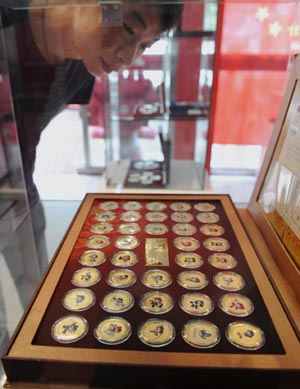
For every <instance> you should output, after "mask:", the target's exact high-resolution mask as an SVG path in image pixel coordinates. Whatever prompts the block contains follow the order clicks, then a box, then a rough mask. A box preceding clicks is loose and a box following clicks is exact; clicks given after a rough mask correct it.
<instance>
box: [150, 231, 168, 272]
mask: <svg viewBox="0 0 300 389" xmlns="http://www.w3.org/2000/svg"><path fill="white" fill-rule="evenodd" d="M145 262H146V266H169V250H168V240H167V239H166V238H147V239H146V245H145Z"/></svg>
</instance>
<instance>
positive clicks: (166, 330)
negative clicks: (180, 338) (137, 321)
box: [138, 319, 176, 347]
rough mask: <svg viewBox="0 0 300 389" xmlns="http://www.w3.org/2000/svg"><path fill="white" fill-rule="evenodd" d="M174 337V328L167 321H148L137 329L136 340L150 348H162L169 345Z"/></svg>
mask: <svg viewBox="0 0 300 389" xmlns="http://www.w3.org/2000/svg"><path fill="white" fill-rule="evenodd" d="M175 336H176V332H175V328H174V326H173V324H171V323H170V322H169V321H167V320H159V319H149V320H147V321H145V322H144V323H142V324H141V326H140V327H139V329H138V338H139V339H140V341H141V342H143V343H144V344H146V345H148V346H151V347H163V346H166V345H168V344H170V343H171V342H172V341H173V340H174V339H175Z"/></svg>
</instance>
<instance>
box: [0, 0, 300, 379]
mask: <svg viewBox="0 0 300 389" xmlns="http://www.w3.org/2000/svg"><path fill="white" fill-rule="evenodd" d="M1 3H2V1H1V0H0V5H1ZM4 3H5V2H4ZM100 3H101V2H100ZM184 3H185V6H184V12H183V15H182V18H181V22H180V25H179V27H178V29H177V30H176V31H175V32H172V33H171V34H168V35H166V36H163V37H162V39H160V40H159V41H158V42H156V43H155V44H154V45H153V46H152V47H151V48H150V49H147V50H146V52H145V53H144V55H143V56H142V57H141V58H139V59H138V60H137V61H136V63H134V65H133V66H131V67H130V68H129V69H126V70H123V71H122V72H118V73H111V74H109V75H107V76H105V77H103V78H98V77H97V78H96V82H95V86H94V89H93V93H92V97H91V99H90V102H89V103H88V104H87V105H79V104H72V105H69V106H68V107H67V108H66V109H65V110H64V111H63V112H61V113H59V114H58V115H57V117H55V118H54V119H53V120H52V121H51V123H50V124H49V125H48V126H47V128H46V129H45V130H44V131H43V134H42V137H41V140H40V142H39V145H38V148H37V158H36V164H35V171H34V181H35V183H36V186H37V188H38V191H39V194H40V198H41V203H42V205H41V206H42V208H43V213H44V217H45V220H46V228H45V231H44V234H43V236H42V238H41V239H39V238H37V235H36V229H38V228H39V227H38V225H36V219H37V220H39V218H40V212H41V209H40V208H39V207H37V208H36V209H33V210H32V209H30V208H29V206H28V202H27V193H26V186H25V184H24V179H23V171H22V169H23V167H22V162H21V161H22V159H21V154H20V148H19V144H18V134H17V130H16V127H15V123H14V112H13V111H12V110H11V96H10V94H9V82H10V80H9V79H8V77H7V73H6V62H5V61H6V59H5V49H3V48H1V53H0V55H1V65H0V66H1V70H0V71H1V73H2V74H0V114H1V122H0V232H1V237H0V268H1V272H0V351H1V352H2V350H3V349H4V347H5V345H6V344H7V342H8V339H9V337H10V336H11V335H12V333H13V331H14V329H15V327H16V326H17V324H18V322H19V320H20V318H21V316H22V314H23V312H24V309H25V308H26V306H27V304H28V302H29V301H30V298H31V296H32V294H33V292H34V290H35V288H36V286H37V285H38V283H39V281H40V279H41V277H42V275H43V273H44V271H45V269H46V268H47V266H48V264H49V262H50V260H51V258H52V257H53V255H54V253H55V251H56V249H57V247H58V245H59V244H60V241H61V239H62V238H63V236H64V234H65V232H66V230H67V228H68V226H69V224H70V223H71V221H72V219H73V217H74V215H75V214H76V211H77V209H78V207H79V206H80V203H81V201H82V200H83V198H84V196H85V194H86V193H148V194H149V193H197V194H199V193H226V194H230V196H231V197H232V200H233V202H234V204H236V206H238V207H245V206H247V203H248V201H249V199H250V197H251V194H252V191H253V188H254V185H255V183H256V179H257V176H258V174H259V171H260V168H261V166H262V164H263V160H264V156H265V152H266V148H267V146H268V144H269V141H270V139H271V137H272V131H273V128H274V123H275V121H276V117H277V115H278V112H279V109H280V105H281V102H282V96H283V94H284V90H285V86H286V83H287V80H288V77H289V72H290V64H291V62H292V59H293V56H294V55H295V54H297V53H299V52H300V3H299V0H293V1H290V0H286V1H284V0H281V1H279V0H268V1H242V0H241V1H238V0H237V1H234V0H228V1H227V0H224V1H222V2H220V1H208V2H207V1H200V0H199V1H198V0H195V1H186V2H184ZM37 224H38V222H37ZM0 379H1V382H0V383H1V384H2V383H3V382H4V380H5V374H4V372H3V370H2V366H1V365H0Z"/></svg>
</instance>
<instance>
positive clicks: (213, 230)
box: [200, 224, 224, 236]
mask: <svg viewBox="0 0 300 389" xmlns="http://www.w3.org/2000/svg"><path fill="white" fill-rule="evenodd" d="M200 231H201V232H202V234H204V235H207V236H220V235H223V234H224V228H223V227H222V226H219V225H218V224H203V226H201V227H200Z"/></svg>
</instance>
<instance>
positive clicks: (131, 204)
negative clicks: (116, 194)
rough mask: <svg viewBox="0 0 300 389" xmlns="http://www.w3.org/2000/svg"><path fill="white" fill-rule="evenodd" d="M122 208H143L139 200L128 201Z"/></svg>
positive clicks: (135, 209) (136, 209)
mask: <svg viewBox="0 0 300 389" xmlns="http://www.w3.org/2000/svg"><path fill="white" fill-rule="evenodd" d="M122 208H124V209H126V211H138V210H139V209H141V208H142V204H141V203H139V202H138V201H127V202H126V203H124V204H123V206H122Z"/></svg>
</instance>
